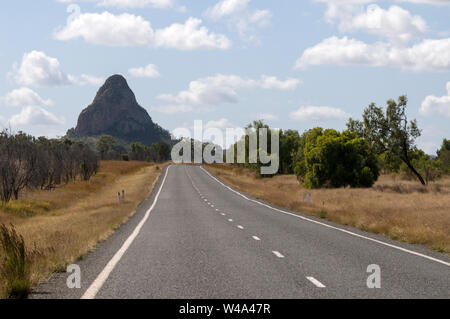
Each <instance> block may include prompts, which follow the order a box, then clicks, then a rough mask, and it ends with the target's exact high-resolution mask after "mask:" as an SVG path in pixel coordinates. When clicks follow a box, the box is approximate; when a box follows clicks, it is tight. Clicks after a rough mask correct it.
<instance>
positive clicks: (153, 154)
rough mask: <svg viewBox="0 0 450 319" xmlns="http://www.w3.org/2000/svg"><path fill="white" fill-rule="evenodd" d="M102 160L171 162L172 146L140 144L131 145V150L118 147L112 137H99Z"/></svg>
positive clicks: (98, 143) (98, 147) (98, 145)
mask: <svg viewBox="0 0 450 319" xmlns="http://www.w3.org/2000/svg"><path fill="white" fill-rule="evenodd" d="M96 148H97V151H98V153H99V155H100V159H102V160H123V161H129V160H131V161H146V162H164V161H168V160H170V152H171V150H172V146H171V145H170V144H168V143H165V142H158V143H153V144H152V145H151V146H147V145H143V144H141V143H138V142H134V143H131V144H130V146H129V150H128V151H127V150H126V149H125V148H124V147H121V146H120V145H118V143H117V141H116V139H115V138H114V137H112V136H110V135H102V136H100V137H99V139H98V141H97V145H96Z"/></svg>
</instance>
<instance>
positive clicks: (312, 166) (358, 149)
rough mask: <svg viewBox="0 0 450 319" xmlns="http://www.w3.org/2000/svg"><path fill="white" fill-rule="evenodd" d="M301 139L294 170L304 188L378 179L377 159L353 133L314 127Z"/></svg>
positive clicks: (356, 184)
mask: <svg viewBox="0 0 450 319" xmlns="http://www.w3.org/2000/svg"><path fill="white" fill-rule="evenodd" d="M302 139H304V141H305V143H304V146H303V147H302V148H301V149H300V150H299V152H301V153H302V154H300V155H297V159H299V162H297V164H296V166H295V169H294V171H295V174H296V175H297V178H298V179H299V180H300V181H301V182H303V183H304V186H305V187H306V188H321V187H330V188H332V187H333V188H338V187H345V186H351V187H371V186H372V185H373V184H374V183H375V182H376V180H377V179H378V176H379V169H378V159H377V158H376V156H375V155H374V154H373V153H371V152H370V150H369V147H368V145H367V143H366V141H365V140H364V139H362V138H357V137H356V136H355V134H353V133H351V132H349V131H344V132H342V133H340V132H338V131H335V130H331V129H329V130H322V129H321V128H315V129H313V130H310V131H308V132H306V133H305V134H304V136H302Z"/></svg>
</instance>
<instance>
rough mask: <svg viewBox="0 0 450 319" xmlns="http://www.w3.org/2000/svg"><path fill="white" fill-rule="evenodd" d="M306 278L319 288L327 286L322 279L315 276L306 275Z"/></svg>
mask: <svg viewBox="0 0 450 319" xmlns="http://www.w3.org/2000/svg"><path fill="white" fill-rule="evenodd" d="M306 279H308V280H309V281H311V282H312V283H313V284H314V285H315V286H316V287H318V288H325V285H324V284H322V283H321V282H320V281H318V280H317V279H316V278H314V277H306Z"/></svg>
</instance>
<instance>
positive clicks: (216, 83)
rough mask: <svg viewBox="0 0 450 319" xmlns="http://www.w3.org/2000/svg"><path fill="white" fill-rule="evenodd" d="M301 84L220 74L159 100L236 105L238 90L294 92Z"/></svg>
mask: <svg viewBox="0 0 450 319" xmlns="http://www.w3.org/2000/svg"><path fill="white" fill-rule="evenodd" d="M300 84H301V81H300V80H298V79H292V78H289V79H287V80H285V81H282V80H278V79H277V78H276V77H268V76H262V77H261V79H259V80H254V79H245V78H242V77H240V76H237V75H224V74H218V75H216V76H211V77H206V78H201V79H198V80H195V81H192V82H190V83H189V88H188V89H187V90H185V91H181V92H179V93H178V94H177V95H172V94H162V95H160V96H159V97H158V98H159V99H161V100H164V101H168V102H171V103H177V104H185V105H192V104H195V105H219V104H224V103H236V102H237V101H238V94H237V90H238V89H250V88H261V89H271V90H294V89H296V88H297V87H298V86H299V85H300Z"/></svg>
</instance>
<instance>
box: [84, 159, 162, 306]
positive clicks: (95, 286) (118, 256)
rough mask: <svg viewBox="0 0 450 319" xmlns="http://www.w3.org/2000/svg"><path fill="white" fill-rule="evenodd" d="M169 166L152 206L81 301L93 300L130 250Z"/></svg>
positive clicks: (159, 192)
mask: <svg viewBox="0 0 450 319" xmlns="http://www.w3.org/2000/svg"><path fill="white" fill-rule="evenodd" d="M170 167H171V166H169V167H167V170H166V173H165V175H164V179H163V181H162V183H161V186H160V187H159V190H158V193H157V194H156V196H155V199H154V200H153V204H152V206H151V207H150V208H149V209H148V210H147V212H146V213H145V215H144V217H143V218H142V220H141V221H140V222H139V224H138V225H137V226H136V228H135V229H134V231H133V233H132V234H131V235H130V236H129V237H128V239H127V240H126V241H125V242H124V244H123V245H122V247H121V248H120V249H119V250H118V251H117V252H116V254H115V255H114V256H113V258H112V259H111V260H110V261H109V262H108V264H107V265H106V266H105V268H104V269H103V270H102V272H101V273H100V274H99V275H98V276H97V278H96V279H95V280H94V282H93V283H92V284H91V285H90V286H89V288H88V289H87V290H86V292H85V293H84V294H83V296H82V297H81V299H94V298H95V296H96V295H97V293H98V292H99V291H100V289H101V288H102V286H103V284H104V283H105V282H106V280H107V279H108V277H109V275H110V274H111V272H112V271H113V270H114V268H115V267H116V265H117V263H118V262H119V261H120V259H122V257H123V255H124V254H125V252H126V251H127V250H128V248H130V246H131V244H132V243H133V241H134V239H135V238H136V237H137V235H139V232H140V231H141V228H142V226H144V224H145V222H146V221H147V219H148V217H149V216H150V212H151V211H152V210H153V208H154V207H155V206H156V202H157V201H158V198H159V195H160V194H161V190H162V189H163V186H164V183H165V182H166V178H167V174H168V172H169V169H170Z"/></svg>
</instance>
